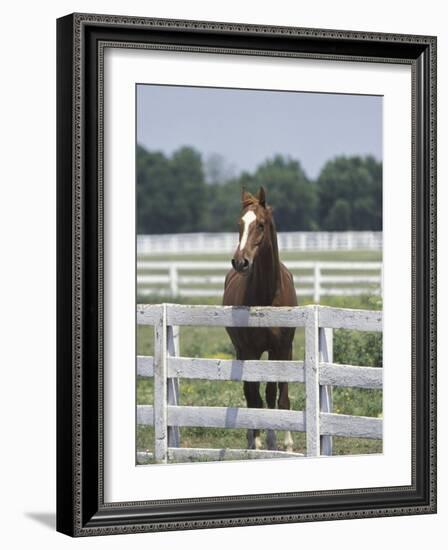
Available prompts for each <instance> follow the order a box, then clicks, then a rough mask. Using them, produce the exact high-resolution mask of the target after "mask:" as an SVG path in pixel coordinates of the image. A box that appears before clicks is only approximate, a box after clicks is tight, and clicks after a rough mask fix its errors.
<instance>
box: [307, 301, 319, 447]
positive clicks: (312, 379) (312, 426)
mask: <svg viewBox="0 0 448 550" xmlns="http://www.w3.org/2000/svg"><path fill="white" fill-rule="evenodd" d="M305 393H306V407H305V412H306V451H307V455H308V456H319V455H320V432H319V421H318V420H319V323H318V309H317V307H316V306H311V307H308V309H307V319H306V325H305Z"/></svg>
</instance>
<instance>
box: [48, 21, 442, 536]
mask: <svg viewBox="0 0 448 550" xmlns="http://www.w3.org/2000/svg"><path fill="white" fill-rule="evenodd" d="M110 43H114V44H116V45H119V47H125V48H139V47H148V46H149V47H152V48H158V49H162V50H163V49H170V50H180V51H190V52H214V53H221V54H223V55H225V54H226V53H233V54H235V53H236V54H246V55H247V54H249V55H264V56H276V57H278V56H283V57H299V58H300V57H302V58H303V57H308V58H312V59H332V60H344V61H347V60H348V61H362V62H366V63H369V62H380V63H404V64H408V65H410V66H411V68H412V104H413V109H412V113H410V116H412V128H413V144H412V221H413V223H412V294H413V296H412V374H413V376H412V379H413V380H412V416H413V419H412V420H413V445H412V464H413V472H412V484H411V485H410V486H404V487H382V488H372V489H357V490H350V489H346V490H338V491H320V492H312V493H282V494H263V495H242V496H234V497H223V496H219V495H216V497H214V498H191V499H179V500H169V501H168V500H166V501H151V495H150V494H148V500H147V501H145V502H140V501H139V502H120V503H114V504H112V503H107V502H104V491H103V446H102V441H103V440H102V437H103V432H102V430H103V424H102V421H103V417H102V414H103V412H102V403H103V393H102V392H103V370H102V369H103V332H102V331H103V267H102V266H103V263H102V262H103V180H102V161H103V157H102V155H103V136H102V131H103V117H102V104H103V103H102V98H103V96H102V94H103V88H102V79H103V65H102V55H103V52H104V45H105V44H110ZM57 52H58V57H57V73H58V74H57V120H58V122H57V141H58V145H57V158H58V161H57V210H58V211H57V232H58V242H57V253H58V263H57V266H58V276H57V280H58V286H57V292H58V309H57V316H58V320H57V327H58V335H57V340H58V350H57V362H58V370H57V391H58V397H57V417H58V420H57V435H58V443H57V529H58V531H61V532H63V533H66V534H68V535H71V536H88V535H105V534H114V533H133V532H145V531H157V530H172V529H199V528H211V527H225V526H237V525H262V524H267V523H284V522H302V521H317V520H319V521H320V520H331V519H347V518H365V517H379V516H391V515H404V514H426V513H435V512H436V258H435V255H436V38H435V37H430V36H408V35H398V34H378V33H368V32H350V31H337V30H321V29H306V28H290V27H268V26H266V27H264V26H255V25H245V24H232V23H213V22H200V21H177V20H161V19H146V18H137V17H122V16H109V15H91V14H73V15H69V16H66V17H63V18H61V19H59V20H58V22H57Z"/></svg>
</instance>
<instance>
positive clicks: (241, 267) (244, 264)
mask: <svg viewBox="0 0 448 550" xmlns="http://www.w3.org/2000/svg"><path fill="white" fill-rule="evenodd" d="M232 267H233V269H234V270H235V271H238V273H246V272H247V271H249V268H250V262H249V260H248V259H247V258H238V259H237V258H232Z"/></svg>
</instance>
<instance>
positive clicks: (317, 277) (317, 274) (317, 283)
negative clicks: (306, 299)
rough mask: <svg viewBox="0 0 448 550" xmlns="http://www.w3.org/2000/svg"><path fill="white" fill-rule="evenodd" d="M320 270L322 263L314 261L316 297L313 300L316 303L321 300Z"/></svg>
mask: <svg viewBox="0 0 448 550" xmlns="http://www.w3.org/2000/svg"><path fill="white" fill-rule="evenodd" d="M320 270H321V265H320V263H319V262H315V263H314V297H313V301H314V303H315V304H318V303H319V302H320V275H321V273H320Z"/></svg>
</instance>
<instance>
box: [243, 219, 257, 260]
mask: <svg viewBox="0 0 448 550" xmlns="http://www.w3.org/2000/svg"><path fill="white" fill-rule="evenodd" d="M241 219H242V220H243V222H244V229H243V236H242V237H241V241H240V250H244V247H245V246H246V243H247V237H248V236H249V227H250V225H251V224H252V223H253V222H254V221H255V220H256V219H257V216H256V215H255V213H254V212H253V211H252V210H249V212H246V213H245V214H244V216H243V217H242V218H241Z"/></svg>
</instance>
